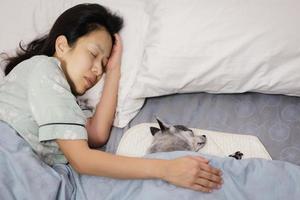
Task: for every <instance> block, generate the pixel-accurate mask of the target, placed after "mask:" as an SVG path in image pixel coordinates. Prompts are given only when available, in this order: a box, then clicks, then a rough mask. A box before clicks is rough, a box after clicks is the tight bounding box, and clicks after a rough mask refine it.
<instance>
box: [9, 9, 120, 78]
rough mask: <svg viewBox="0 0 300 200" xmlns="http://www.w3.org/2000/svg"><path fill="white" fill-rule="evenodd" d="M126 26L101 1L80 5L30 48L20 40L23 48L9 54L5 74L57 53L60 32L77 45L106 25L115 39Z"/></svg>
mask: <svg viewBox="0 0 300 200" xmlns="http://www.w3.org/2000/svg"><path fill="white" fill-rule="evenodd" d="M122 27H123V19H122V18H121V17H120V16H118V15H116V14H114V13H112V12H111V11H110V10H108V9H107V8H105V7H103V6H101V5H99V4H79V5H76V6H74V7H71V8H69V9H68V10H66V11H65V12H63V13H62V14H61V15H60V16H59V17H58V18H57V20H56V21H55V23H54V25H53V26H52V28H51V30H50V32H49V34H46V35H45V36H42V37H40V38H37V39H35V40H33V41H32V42H30V43H29V44H28V45H26V47H23V46H22V44H21V42H20V43H19V47H20V50H19V51H17V55H16V56H12V57H7V58H6V59H5V60H6V61H7V63H6V66H5V75H7V74H8V73H9V72H10V71H11V70H12V69H13V68H14V67H15V66H16V65H17V64H19V63H20V62H22V61H24V60H26V59H29V58H31V57H32V56H35V55H47V56H53V55H54V53H55V41H56V38H57V37H58V36H60V35H64V36H65V37H66V38H67V41H68V45H69V46H72V45H74V44H75V42H76V41H77V39H79V38H80V37H82V36H84V35H86V34H88V33H90V32H92V31H94V30H96V29H99V28H104V29H105V30H106V31H107V32H108V33H109V34H110V35H111V38H112V41H113V43H114V41H115V38H114V34H115V33H118V32H119V31H120V30H121V29H122Z"/></svg>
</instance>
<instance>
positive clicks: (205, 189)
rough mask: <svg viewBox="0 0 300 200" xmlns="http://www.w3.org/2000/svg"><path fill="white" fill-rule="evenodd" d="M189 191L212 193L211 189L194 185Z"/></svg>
mask: <svg viewBox="0 0 300 200" xmlns="http://www.w3.org/2000/svg"><path fill="white" fill-rule="evenodd" d="M191 189H193V190H196V191H201V192H212V189H210V188H207V187H204V186H202V185H198V184H194V185H193V186H192V187H191Z"/></svg>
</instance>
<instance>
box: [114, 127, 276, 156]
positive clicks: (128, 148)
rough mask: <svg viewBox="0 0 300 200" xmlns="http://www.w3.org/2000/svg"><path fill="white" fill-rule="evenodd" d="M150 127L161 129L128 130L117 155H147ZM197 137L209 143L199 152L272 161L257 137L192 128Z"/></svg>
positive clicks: (150, 139) (150, 135)
mask: <svg viewBox="0 0 300 200" xmlns="http://www.w3.org/2000/svg"><path fill="white" fill-rule="evenodd" d="M150 126H154V127H159V126H158V124H157V123H142V124H139V125H136V126H134V127H132V128H130V129H128V130H127V131H126V132H125V133H124V135H123V137H122V139H121V141H120V143H119V146H118V149H117V152H116V153H117V154H119V155H126V156H137V157H142V156H144V155H145V154H146V151H147V148H148V147H149V146H150V144H151V142H152V139H153V136H152V134H151V132H150ZM191 129H192V130H193V131H194V134H195V135H206V137H207V143H206V145H205V146H204V147H203V148H202V149H200V151H199V152H201V153H205V154H210V155H215V156H221V157H225V156H226V157H227V156H228V155H230V154H233V153H235V152H236V151H240V152H242V153H243V154H244V156H243V158H265V159H269V160H271V159H272V158H271V156H270V155H269V153H268V152H267V150H266V149H265V147H264V146H263V144H262V143H261V142H260V140H259V139H258V138H257V137H256V136H252V135H240V134H232V133H223V132H217V131H208V130H202V129H195V128H191Z"/></svg>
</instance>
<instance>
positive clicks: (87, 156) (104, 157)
mask: <svg viewBox="0 0 300 200" xmlns="http://www.w3.org/2000/svg"><path fill="white" fill-rule="evenodd" d="M56 141H57V143H58V145H59V148H60V149H61V150H62V152H63V153H64V155H65V156H66V158H67V160H68V161H69V163H70V164H71V165H72V167H73V168H74V169H75V170H76V171H77V172H78V173H81V174H88V175H95V176H106V177H112V178H119V179H150V178H151V179H153V178H154V179H163V180H165V181H168V182H170V183H172V184H174V185H178V186H181V187H185V188H190V189H194V190H199V191H203V192H209V191H211V190H212V189H214V188H218V187H220V185H221V184H222V178H221V172H220V170H218V169H215V168H213V167H211V166H210V165H209V164H208V161H207V160H206V159H204V158H201V157H198V156H197V157H196V156H186V157H181V158H178V159H174V160H160V159H146V158H133V157H125V156H117V155H113V154H110V153H106V152H102V151H99V150H94V149H90V148H89V146H88V144H87V142H86V140H56Z"/></svg>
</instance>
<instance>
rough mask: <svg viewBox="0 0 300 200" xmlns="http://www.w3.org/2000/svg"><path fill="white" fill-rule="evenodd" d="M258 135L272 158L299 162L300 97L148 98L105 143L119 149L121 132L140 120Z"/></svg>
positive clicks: (192, 95)
mask: <svg viewBox="0 0 300 200" xmlns="http://www.w3.org/2000/svg"><path fill="white" fill-rule="evenodd" d="M156 117H159V118H161V119H163V120H164V121H166V122H168V123H170V124H182V125H185V126H188V127H191V128H199V129H204V130H211V131H220V132H227V133H235V134H241V135H253V136H256V137H257V138H258V139H259V140H260V141H261V143H262V144H263V146H264V147H265V148H266V150H267V152H268V153H269V154H270V156H271V157H272V159H273V160H284V161H288V162H291V163H294V164H297V165H300V98H299V97H292V96H285V95H274V94H261V93H243V94H208V93H189V94H174V95H168V96H161V97H154V98H148V99H147V100H146V103H145V104H144V106H143V108H142V110H141V111H140V112H139V114H138V115H137V116H136V117H135V118H134V119H133V120H132V121H131V122H130V123H129V124H128V125H127V126H126V127H125V128H123V129H121V128H113V129H112V133H111V137H110V140H109V141H108V144H107V145H106V150H107V151H108V152H114V153H115V152H116V150H117V147H118V144H119V142H120V140H121V137H122V135H123V134H124V133H125V132H126V131H127V130H128V129H129V128H131V127H133V126H135V125H137V124H140V123H151V122H153V123H154V122H156Z"/></svg>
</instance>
